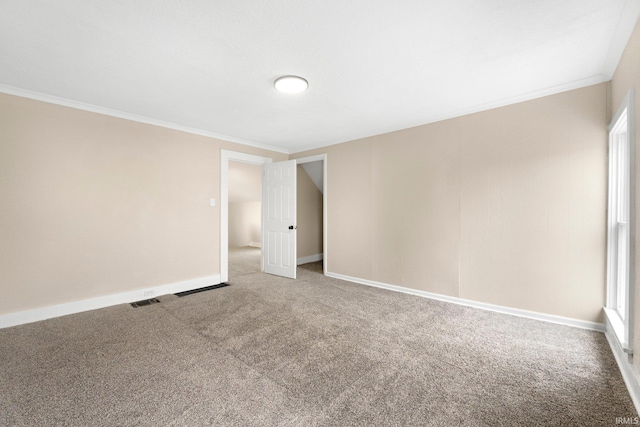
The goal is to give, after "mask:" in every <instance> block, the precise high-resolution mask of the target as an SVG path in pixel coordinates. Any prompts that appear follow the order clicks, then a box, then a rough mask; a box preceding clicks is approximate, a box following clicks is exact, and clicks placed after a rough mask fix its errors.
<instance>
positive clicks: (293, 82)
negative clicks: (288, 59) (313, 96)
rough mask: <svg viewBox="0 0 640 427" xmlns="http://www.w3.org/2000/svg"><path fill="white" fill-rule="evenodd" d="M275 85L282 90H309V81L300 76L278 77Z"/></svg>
mask: <svg viewBox="0 0 640 427" xmlns="http://www.w3.org/2000/svg"><path fill="white" fill-rule="evenodd" d="M274 86H275V87H276V89H278V90H279V91H280V92H284V93H300V92H304V91H305V90H307V88H308V87H309V82H307V81H306V80H305V79H303V78H302V77H298V76H282V77H279V78H277V79H276V81H275V82H274Z"/></svg>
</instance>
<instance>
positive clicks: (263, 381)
mask: <svg viewBox="0 0 640 427" xmlns="http://www.w3.org/2000/svg"><path fill="white" fill-rule="evenodd" d="M256 252H257V253H259V251H255V250H254V251H251V250H249V249H244V250H240V251H233V253H232V258H233V257H235V258H236V260H237V261H238V262H237V263H236V264H235V266H232V267H231V268H230V271H231V274H230V283H231V285H230V286H228V287H225V288H220V289H215V290H211V291H207V292H202V293H198V294H193V295H189V296H185V297H182V298H178V297H175V296H165V297H162V298H160V299H161V303H159V304H154V305H150V306H146V307H140V308H132V307H131V306H130V305H119V306H115V307H110V308H106V309H102V310H96V311H91V312H86V313H80V314H76V315H71V316H65V317H61V318H56V319H51V320H47V321H43V322H38V323H33V324H28V325H22V326H18V327H13V328H7V329H2V330H0V425H2V426H165V425H166V426H204V425H216V426H307V425H309V426H311V425H319V426H457V425H470V426H472V425H479V426H543V425H548V426H560V425H576V426H590V425H616V417H633V416H637V414H636V412H635V410H634V408H633V405H632V402H631V400H630V397H629V395H628V393H627V391H626V389H625V386H624V383H623V381H622V378H621V376H620V373H619V371H618V369H617V366H616V363H615V360H614V358H613V356H612V354H611V352H610V350H609V348H608V345H607V342H606V339H605V337H604V335H603V334H601V333H597V332H591V331H585V330H580V329H574V328H569V327H565V326H559V325H554V324H548V323H543V322H537V321H533V320H528V319H523V318H517V317H512V316H507V315H502V314H498V313H492V312H487V311H481V310H476V309H472V308H466V307H462V306H457V305H452V304H447V303H443V302H438V301H432V300H428V299H424V298H420V297H415V296H410V295H405V294H401V293H395V292H390V291H385V290H381V289H376V288H371V287H366V286H361V285H357V284H352V283H347V282H343V281H340V280H335V279H330V278H326V277H324V276H322V274H321V265H320V263H314V264H308V265H306V266H303V267H300V268H299V269H298V279H297V280H295V281H292V280H288V279H282V278H278V277H273V276H269V275H265V274H262V273H260V272H259V271H258V269H259V261H258V264H256V263H255V262H254V261H255V260H256V259H257V257H256ZM252 254H253V255H252ZM241 258H244V260H241ZM251 259H253V260H254V261H251Z"/></svg>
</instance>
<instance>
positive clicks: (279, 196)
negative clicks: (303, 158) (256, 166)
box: [262, 160, 296, 279]
mask: <svg viewBox="0 0 640 427" xmlns="http://www.w3.org/2000/svg"><path fill="white" fill-rule="evenodd" d="M262 259H263V262H264V271H265V273H269V274H275V275H277V276H283V277H289V278H291V279H295V278H296V161H295V160H289V161H286V162H277V163H268V164H264V165H263V166H262Z"/></svg>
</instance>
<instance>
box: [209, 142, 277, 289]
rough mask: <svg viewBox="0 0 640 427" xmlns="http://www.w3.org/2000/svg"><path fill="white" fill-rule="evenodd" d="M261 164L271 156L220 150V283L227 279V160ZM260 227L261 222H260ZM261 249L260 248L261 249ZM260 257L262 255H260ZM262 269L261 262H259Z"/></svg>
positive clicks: (269, 160) (270, 159)
mask: <svg viewBox="0 0 640 427" xmlns="http://www.w3.org/2000/svg"><path fill="white" fill-rule="evenodd" d="M230 160H232V161H234V162H243V163H251V164H255V165H262V164H264V163H271V162H272V161H273V159H272V158H271V157H262V156H255V155H253V154H246V153H240V152H237V151H230V150H220V283H225V282H226V281H228V280H229V161H230ZM260 227H261V228H262V224H260ZM261 251H262V249H261ZM260 259H262V256H261V257H260ZM260 269H261V270H262V262H261V264H260Z"/></svg>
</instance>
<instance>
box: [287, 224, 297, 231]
mask: <svg viewBox="0 0 640 427" xmlns="http://www.w3.org/2000/svg"><path fill="white" fill-rule="evenodd" d="M297 228H298V227H294V226H293V225H290V226H289V230H295V229H297Z"/></svg>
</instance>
